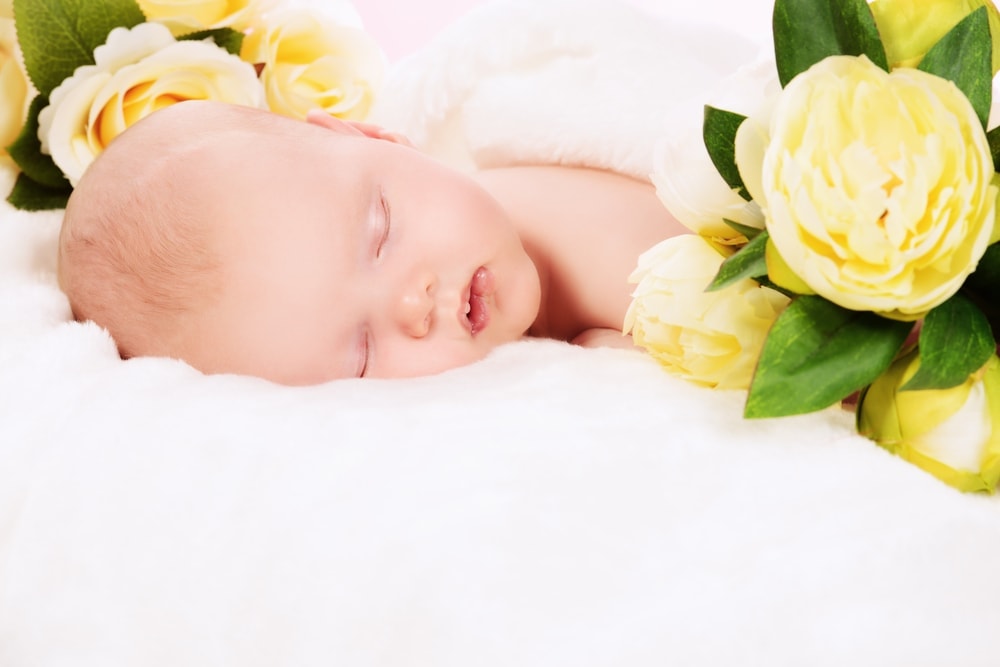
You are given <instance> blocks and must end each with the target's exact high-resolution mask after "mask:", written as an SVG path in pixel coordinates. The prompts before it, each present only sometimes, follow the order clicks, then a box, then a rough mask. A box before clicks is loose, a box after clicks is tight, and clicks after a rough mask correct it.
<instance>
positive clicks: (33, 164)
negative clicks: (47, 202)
mask: <svg viewBox="0 0 1000 667" xmlns="http://www.w3.org/2000/svg"><path fill="white" fill-rule="evenodd" d="M48 103H49V101H48V99H46V98H45V97H43V96H42V95H36V96H35V99H33V100H32V101H31V105H30V106H29V107H28V117H27V120H25V123H24V127H22V128H21V133H20V134H19V135H18V136H17V139H15V140H14V143H13V144H11V145H10V147H9V148H8V149H7V152H8V153H9V154H10V156H11V157H12V158H13V159H14V162H16V163H17V166H18V167H20V168H21V171H22V172H24V174H26V175H27V177H28V178H30V179H31V180H33V181H35V182H37V183H38V184H39V185H42V186H45V187H46V188H50V189H62V188H66V187H69V182H68V181H67V180H66V177H65V176H63V173H62V171H60V170H59V167H57V166H56V165H55V163H54V162H53V161H52V158H51V157H50V156H48V155H46V154H44V153H42V142H41V141H39V139H38V114H39V113H40V112H41V110H42V109H44V108H45V107H46V106H47V105H48Z"/></svg>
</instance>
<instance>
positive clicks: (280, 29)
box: [240, 8, 386, 120]
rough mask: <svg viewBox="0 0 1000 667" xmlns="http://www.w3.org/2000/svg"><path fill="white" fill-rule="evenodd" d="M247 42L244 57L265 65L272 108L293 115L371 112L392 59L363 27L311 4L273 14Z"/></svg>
mask: <svg viewBox="0 0 1000 667" xmlns="http://www.w3.org/2000/svg"><path fill="white" fill-rule="evenodd" d="M264 21H265V23H264V25H262V26H259V27H257V28H255V29H254V30H253V31H252V32H251V33H250V34H249V35H248V36H247V38H246V39H245V40H244V41H243V49H242V51H241V53H240V55H241V57H242V58H243V59H244V60H246V61H247V62H251V63H255V64H258V65H263V69H262V71H261V81H262V82H263V84H264V90H265V92H266V95H267V104H268V107H269V108H270V109H271V110H272V111H275V112H277V113H281V114H284V115H286V116H291V117H293V118H305V116H306V112H308V111H309V110H310V109H322V110H324V111H326V112H327V113H329V114H331V115H333V116H337V117H339V118H346V119H352V120H361V119H363V118H365V116H367V115H368V111H369V110H370V109H371V106H372V102H373V101H374V99H375V95H376V93H377V91H378V89H379V87H380V86H381V84H382V77H383V76H384V73H385V66H386V59H385V56H384V54H383V53H382V51H381V49H380V48H379V47H378V45H377V44H376V43H375V40H374V39H372V37H371V36H370V35H368V34H367V33H366V32H364V31H363V30H361V29H359V28H357V27H355V26H352V25H346V24H344V23H341V22H339V21H338V20H337V19H336V18H334V17H333V16H332V15H330V14H328V13H325V12H321V11H318V10H314V9H310V8H291V9H288V10H286V11H281V12H275V13H272V14H268V15H267V16H266V17H265V19H264Z"/></svg>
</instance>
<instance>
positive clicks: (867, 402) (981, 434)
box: [858, 350, 1000, 492]
mask: <svg viewBox="0 0 1000 667" xmlns="http://www.w3.org/2000/svg"><path fill="white" fill-rule="evenodd" d="M919 367H920V357H919V353H918V351H917V350H913V351H912V352H910V353H909V354H907V355H905V356H903V357H901V358H900V359H898V360H896V361H895V362H893V364H892V366H890V367H889V370H888V371H886V373H884V374H883V375H882V376H880V377H879V378H878V379H877V380H875V382H874V383H873V384H872V386H871V387H869V388H868V389H867V390H866V391H865V392H864V394H863V395H862V397H861V399H860V401H859V404H858V431H859V432H860V433H861V434H862V435H865V436H867V437H869V438H871V439H873V440H875V441H876V442H878V443H879V444H880V445H881V446H883V447H885V448H886V449H888V450H889V451H891V452H893V453H895V454H898V455H899V456H900V457H902V458H904V459H906V460H907V461H910V462H912V463H914V464H916V465H917V466H919V467H920V468H922V469H924V470H926V471H927V472H929V473H931V474H933V475H935V476H936V477H938V478H939V479H941V480H943V481H945V482H947V483H948V484H950V485H952V486H954V487H955V488H958V489H961V490H963V491H991V492H992V491H993V490H994V489H995V488H996V485H997V480H998V479H1000V428H998V426H1000V359H997V357H996V356H994V357H992V358H991V359H990V360H989V361H988V362H987V363H986V365H985V366H983V368H982V369H980V370H979V371H978V372H976V373H974V374H972V375H971V376H970V377H969V379H968V380H967V381H966V382H965V383H964V384H961V385H959V386H957V387H952V388H951V389H925V390H919V391H899V387H901V386H902V385H903V384H905V383H906V382H908V381H909V379H910V378H912V377H913V375H914V374H915V373H916V372H917V369H918V368H919Z"/></svg>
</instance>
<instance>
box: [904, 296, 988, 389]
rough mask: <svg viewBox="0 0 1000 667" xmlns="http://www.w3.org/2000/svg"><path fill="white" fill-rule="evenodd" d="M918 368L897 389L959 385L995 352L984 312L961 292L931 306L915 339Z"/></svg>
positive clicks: (943, 387) (940, 387) (937, 387)
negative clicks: (918, 357)
mask: <svg viewBox="0 0 1000 667" xmlns="http://www.w3.org/2000/svg"><path fill="white" fill-rule="evenodd" d="M917 345H918V346H919V347H920V368H919V369H917V372H916V374H915V375H914V376H913V377H912V378H910V380H909V381H908V382H907V383H906V384H904V385H903V386H902V387H900V389H901V390H902V391H910V390H917V389H948V388H949V387H954V386H957V385H960V384H962V383H963V382H965V381H966V380H967V379H969V376H970V375H972V374H973V373H975V372H976V371H977V370H979V369H980V368H982V366H983V364H985V363H986V361H987V360H988V359H989V358H990V357H992V356H993V353H994V352H995V351H996V347H997V344H996V341H994V340H993V333H992V331H991V330H990V323H989V321H987V319H986V316H985V315H984V314H983V311H981V310H979V308H978V307H976V305H975V304H974V303H972V302H971V301H970V300H969V299H967V298H966V297H965V296H963V295H962V294H961V293H959V294H956V295H954V296H953V297H951V298H950V299H948V300H947V301H945V302H944V303H942V304H941V305H940V306H937V307H936V308H933V309H932V310H931V311H930V312H929V313H927V316H926V317H925V318H924V324H923V327H922V328H921V329H920V338H919V340H918V341H917Z"/></svg>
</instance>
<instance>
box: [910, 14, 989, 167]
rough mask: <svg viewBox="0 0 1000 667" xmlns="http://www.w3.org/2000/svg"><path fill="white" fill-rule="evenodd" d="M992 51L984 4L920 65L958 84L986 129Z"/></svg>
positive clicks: (921, 67)
mask: <svg viewBox="0 0 1000 667" xmlns="http://www.w3.org/2000/svg"><path fill="white" fill-rule="evenodd" d="M992 52H993V44H992V41H991V40H990V23H989V18H988V17H987V14H986V7H980V8H979V9H977V10H976V11H974V12H972V13H971V14H969V15H968V16H966V17H965V18H964V19H962V20H961V21H959V22H958V25H956V26H955V27H954V28H952V29H951V30H949V31H948V33H947V34H946V35H945V36H944V37H942V38H941V39H940V40H939V41H938V43H937V44H935V45H934V46H932V47H931V49H930V50H929V51H928V52H927V55H925V56H924V58H923V60H921V61H920V65H918V69H920V70H923V71H924V72H927V73H928V74H933V75H935V76H939V77H941V78H943V79H948V80H949V81H951V82H953V83H954V84H955V85H956V86H958V89H959V90H961V91H962V92H963V93H965V96H966V97H968V98H969V101H970V102H971V103H972V108H973V109H975V110H976V114H977V115H978V116H979V120H980V122H981V123H982V124H983V129H986V123H987V120H988V119H989V115H990V104H991V100H992V95H993V87H992V86H993V83H992V82H993V69H992V66H991V64H990V63H991V58H992ZM995 155H996V153H995V152H994V156H995ZM994 162H995V157H994Z"/></svg>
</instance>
